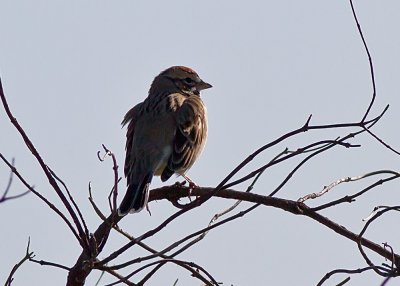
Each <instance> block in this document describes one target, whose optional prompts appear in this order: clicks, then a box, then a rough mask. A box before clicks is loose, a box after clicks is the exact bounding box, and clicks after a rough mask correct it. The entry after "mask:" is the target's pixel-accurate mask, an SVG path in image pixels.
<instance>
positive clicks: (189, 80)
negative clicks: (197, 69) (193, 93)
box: [183, 77, 194, 85]
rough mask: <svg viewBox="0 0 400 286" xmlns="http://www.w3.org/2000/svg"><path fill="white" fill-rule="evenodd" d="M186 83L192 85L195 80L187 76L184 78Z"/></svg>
mask: <svg viewBox="0 0 400 286" xmlns="http://www.w3.org/2000/svg"><path fill="white" fill-rule="evenodd" d="M183 81H184V82H185V83H186V84H189V85H192V84H193V83H194V80H193V79H191V78H190V77H187V78H185V79H184V80H183Z"/></svg>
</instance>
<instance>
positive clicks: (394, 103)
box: [0, 0, 400, 286]
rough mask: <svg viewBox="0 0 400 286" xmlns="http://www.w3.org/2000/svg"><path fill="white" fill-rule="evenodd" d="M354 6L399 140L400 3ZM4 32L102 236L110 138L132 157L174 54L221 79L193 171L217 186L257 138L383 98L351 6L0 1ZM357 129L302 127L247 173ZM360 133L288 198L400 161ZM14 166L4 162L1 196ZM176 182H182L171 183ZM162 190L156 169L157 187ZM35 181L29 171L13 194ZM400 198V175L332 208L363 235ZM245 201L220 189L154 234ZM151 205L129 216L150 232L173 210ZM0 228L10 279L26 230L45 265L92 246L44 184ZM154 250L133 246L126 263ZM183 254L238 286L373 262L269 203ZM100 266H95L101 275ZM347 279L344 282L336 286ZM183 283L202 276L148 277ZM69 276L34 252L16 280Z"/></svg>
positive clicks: (115, 239) (382, 235) (294, 280)
mask: <svg viewBox="0 0 400 286" xmlns="http://www.w3.org/2000/svg"><path fill="white" fill-rule="evenodd" d="M355 5H356V8H357V11H358V14H359V20H360V22H361V25H362V28H363V30H364V34H365V37H366V39H367V41H368V44H369V47H370V51H371V54H372V56H373V60H374V66H375V74H376V83H377V100H376V105H375V106H374V108H373V110H372V114H373V115H376V114H378V113H379V112H380V111H381V110H382V108H383V107H384V106H385V105H386V104H388V103H389V104H390V105H391V107H390V109H389V112H388V114H387V115H386V116H385V117H384V118H383V120H382V121H381V122H380V123H379V124H378V125H377V126H376V129H374V130H375V131H376V132H377V134H378V135H380V136H381V137H382V138H383V139H385V140H387V142H389V143H390V144H391V145H392V146H393V147H398V148H400V138H399V135H398V122H399V120H400V115H399V114H400V112H399V110H400V100H399V94H398V93H399V74H400V72H399V66H400V54H399V50H400V38H399V36H398V35H399V27H400V17H398V12H399V11H400V10H399V9H400V3H399V2H398V1H395V0H392V1H370V0H369V1H367V0H365V1H356V2H355ZM0 35H1V44H0V74H1V77H2V81H3V86H4V89H5V92H6V95H7V98H8V100H9V104H10V107H11V109H12V111H13V112H14V115H15V116H16V117H17V119H18V121H19V122H20V123H21V124H22V126H23V127H24V128H25V130H26V131H27V133H28V135H29V136H30V137H31V139H32V140H33V142H34V143H35V145H36V147H37V149H38V150H39V151H40V153H41V154H42V156H43V158H44V159H45V160H46V162H47V163H48V164H49V165H50V166H51V167H52V168H53V170H55V171H56V172H57V174H58V175H59V176H60V177H62V178H63V179H64V181H65V182H66V183H67V185H68V186H69V188H70V190H71V192H72V193H73V195H74V197H75V198H76V200H77V201H78V203H79V205H80V207H81V209H82V210H83V212H84V214H85V217H86V218H87V222H88V224H89V226H90V229H91V230H92V231H94V230H95V228H96V227H97V225H98V224H99V219H98V218H97V217H96V215H95V214H94V212H93V211H92V209H91V207H90V205H89V203H88V200H87V197H88V190H87V186H88V182H89V181H91V182H92V187H93V191H94V195H95V198H96V200H97V202H98V204H99V205H100V206H101V207H102V208H103V209H106V208H107V201H106V195H107V194H108V191H109V189H110V188H111V186H112V184H113V174H112V170H111V161H109V160H108V161H106V162H105V163H100V162H99V161H98V159H97V157H96V152H97V150H100V148H101V144H102V143H104V144H105V145H106V146H107V147H109V148H110V149H111V150H113V151H114V152H115V153H116V155H117V159H118V162H119V165H120V166H122V165H123V160H124V145H125V130H124V129H121V127H120V122H121V120H122V118H123V116H124V114H125V112H126V111H127V110H128V109H129V108H130V107H132V106H133V105H135V104H136V103H137V102H139V101H141V100H143V99H144V98H145V97H146V95H147V91H148V88H149V86H150V83H151V81H152V79H153V78H154V76H156V75H157V74H158V73H159V72H160V71H161V70H163V69H165V68H167V67H169V66H171V65H186V66H189V67H192V68H193V69H195V70H196V71H197V72H198V73H199V75H200V76H201V77H202V78H203V79H204V80H205V81H208V82H210V83H211V84H213V86H214V87H213V88H212V89H210V90H207V91H205V92H204V93H203V99H204V101H205V103H206V105H207V108H208V114H209V129H210V130H209V137H208V142H207V145H206V148H205V150H204V152H203V155H202V156H201V158H200V159H199V160H198V162H197V163H196V164H195V166H194V167H193V168H192V169H191V170H190V172H189V175H190V176H191V178H192V179H194V180H195V181H196V182H197V183H198V184H199V185H201V186H215V185H217V184H218V183H219V181H220V180H221V179H223V178H224V177H225V176H226V175H227V174H228V173H229V172H230V171H231V170H232V169H233V168H234V167H235V166H236V165H237V164H238V163H239V162H241V161H242V160H243V159H244V158H245V157H246V156H247V155H248V154H250V153H251V152H252V151H254V150H255V149H256V148H257V147H259V146H261V145H263V144H265V143H267V142H269V141H271V140H273V139H275V138H276V137H278V136H279V135H282V134H284V133H286V132H288V131H290V130H292V129H295V128H297V127H299V126H301V125H302V124H304V122H305V120H306V118H307V116H308V115H309V114H311V113H312V114H313V119H312V122H313V123H314V124H324V123H339V122H345V121H358V120H360V119H361V117H362V114H363V113H364V111H365V109H366V107H367V105H368V103H369V101H370V97H371V84H370V78H369V70H368V61H367V57H366V55H365V52H364V49H363V46H362V42H361V40H360V38H359V35H358V33H357V30H356V26H355V23H354V21H353V18H352V15H351V10H350V5H349V3H348V1H316V0H314V1H312V0H304V1H248V2H244V1H200V2H199V1H196V2H195V1H42V0H37V1H29V0H26V1H11V0H1V1H0ZM0 114H1V115H0V131H1V134H2V136H1V141H0V152H2V153H3V154H5V155H6V156H7V157H8V158H10V159H11V157H15V158H16V166H17V168H18V169H19V171H20V172H21V173H22V174H23V175H24V177H25V178H26V179H27V180H28V182H30V183H31V184H34V185H35V186H36V189H37V190H38V191H40V192H41V193H42V194H43V195H46V196H47V197H48V198H50V199H51V200H52V201H53V202H57V199H56V196H55V195H54V194H53V191H52V190H51V188H50V187H49V186H48V184H47V182H46V179H45V178H44V176H43V175H42V173H41V172H40V170H39V168H38V164H37V163H36V162H35V160H34V159H33V158H32V156H31V154H30V152H29V151H28V150H27V149H26V147H25V146H24V144H23V143H22V140H21V139H20V137H19V135H18V134H17V132H16V131H15V130H14V129H13V128H12V127H11V125H10V123H9V121H8V120H7V119H6V118H5V113H4V111H3V110H2V111H0ZM348 132H350V130H339V131H334V132H330V133H328V132H310V133H307V134H302V135H300V136H298V137H296V138H295V139H293V140H290V141H288V142H285V143H284V144H282V145H280V146H279V147H277V148H274V149H273V150H270V151H268V152H266V154H264V155H262V156H261V157H260V158H259V159H258V160H255V162H253V163H252V164H251V165H250V166H249V168H247V169H246V170H247V171H250V170H252V169H255V168H256V167H258V166H260V165H261V164H262V163H263V162H266V161H267V160H270V158H272V157H273V156H274V155H275V154H277V152H279V151H281V150H283V149H284V148H285V147H289V148H292V149H296V148H297V147H300V146H302V145H305V144H307V143H311V142H312V141H313V140H317V139H327V138H329V139H334V138H335V137H336V136H341V135H345V134H347V133H348ZM354 143H361V144H363V146H362V148H360V149H357V150H356V149H352V150H347V149H344V148H339V147H338V148H335V149H333V150H331V151H329V152H327V153H325V155H322V156H320V157H319V158H316V159H314V160H313V161H311V162H310V163H309V164H308V165H307V166H305V167H304V168H303V169H302V170H300V171H299V172H298V173H297V174H296V175H295V176H294V177H293V179H292V181H291V182H290V183H289V184H288V185H287V186H286V188H285V189H284V190H282V191H281V192H280V193H279V194H278V197H283V198H290V199H297V198H298V197H300V196H303V195H305V194H307V193H310V192H316V191H319V190H321V188H322V187H323V186H324V185H327V184H329V183H331V182H332V181H334V180H336V179H338V178H341V177H344V176H354V175H360V174H363V173H365V172H368V171H372V170H377V169H395V170H396V168H398V161H399V158H398V156H396V155H394V154H393V153H391V152H389V151H388V150H386V149H384V148H383V147H382V146H380V145H379V144H378V143H377V142H375V141H374V140H372V139H370V138H369V137H368V136H366V135H364V136H361V137H359V138H357V139H356V140H354ZM294 164H295V161H292V162H287V163H286V164H284V165H282V166H280V167H276V168H274V169H272V170H270V171H269V172H267V173H266V174H265V175H264V176H263V177H262V178H261V179H260V181H259V183H258V184H257V186H256V188H255V190H254V191H255V192H257V193H260V194H267V193H269V192H270V191H271V190H272V189H273V188H274V187H276V186H277V185H278V184H279V182H280V181H281V180H282V179H283V178H284V176H285V174H286V173H287V172H288V170H290V167H293V166H294ZM8 173H9V170H8V169H7V168H6V167H5V166H4V164H0V182H2V183H1V185H0V193H1V191H2V189H3V188H4V187H3V186H5V184H6V182H7V179H8ZM242 174H244V173H242ZM120 175H122V168H120ZM372 181H373V180H370V181H368V182H372ZM368 182H361V183H358V184H353V185H348V186H344V187H341V188H338V189H335V190H334V192H333V193H332V194H330V195H329V196H327V198H323V199H321V200H320V201H319V202H322V201H324V200H326V199H332V198H334V197H339V196H341V195H344V194H347V193H353V192H356V191H358V190H360V189H362V187H363V186H366V185H367V183H368ZM172 183H174V180H173V179H171V180H170V181H168V184H172ZM124 184H125V181H123V185H124ZM123 185H121V186H123ZM160 185H161V184H160V181H159V179H158V178H156V179H155V180H154V181H153V186H160ZM246 186H247V184H243V185H242V186H241V187H237V189H238V190H245V189H246ZM24 190H25V189H24V188H23V187H22V185H21V184H20V183H19V182H17V180H16V179H15V182H14V184H13V188H12V193H13V194H16V193H19V192H22V191H24ZM399 199H400V194H399V192H398V182H396V181H394V182H391V183H388V184H387V185H385V186H384V187H382V188H379V189H376V190H375V191H372V192H371V193H369V194H367V195H366V196H364V197H363V198H361V199H359V200H358V201H357V202H356V203H355V204H352V205H342V206H340V207H338V208H337V209H335V210H330V211H326V212H323V214H324V215H327V216H329V217H330V218H332V219H335V220H337V221H338V222H339V223H341V224H343V225H344V226H346V227H348V228H350V229H352V230H354V231H355V232H358V231H360V230H361V228H362V226H363V222H362V221H361V219H362V218H363V217H366V216H368V215H369V213H370V211H371V210H372V209H373V207H374V206H376V205H382V204H386V205H394V204H398V201H399ZM231 203H232V202H227V201H223V200H220V199H211V200H210V201H209V202H207V204H205V205H203V206H202V207H201V209H199V210H196V211H193V212H192V213H191V214H190V215H187V216H184V217H182V218H180V219H178V220H177V221H176V222H175V223H173V224H172V225H171V226H170V227H168V228H167V229H165V230H163V231H162V232H161V233H159V235H158V236H157V237H154V238H151V239H150V240H149V243H150V244H151V245H152V246H153V247H154V248H156V249H161V248H163V247H165V246H167V245H168V244H169V243H170V242H173V241H174V240H176V239H179V238H182V237H183V236H184V235H185V234H188V233H190V232H191V231H194V230H197V229H200V228H202V227H204V226H206V225H207V223H208V221H209V220H210V219H211V217H212V216H213V214H214V213H216V212H218V211H220V210H222V209H224V207H227V206H228V205H230V204H231ZM310 204H312V205H313V204H315V202H312V203H310ZM59 205H60V204H59ZM245 206H246V204H244V205H243V206H242V207H241V208H244V207H245ZM150 208H151V210H152V214H153V215H152V216H151V217H150V216H149V215H148V214H147V213H146V212H142V213H140V214H137V215H130V216H128V217H126V218H125V219H124V220H123V222H122V223H121V225H122V227H123V228H124V229H125V230H127V231H128V232H130V233H132V234H133V235H139V234H141V233H143V232H144V231H146V230H148V229H149V228H151V227H152V226H156V225H158V224H159V223H160V222H161V221H162V220H163V219H165V218H166V217H167V216H169V215H170V214H171V213H173V212H174V211H175V209H174V208H173V207H172V206H171V204H169V203H167V202H152V203H151V204H150ZM393 225H396V226H397V225H398V216H397V217H396V216H394V215H389V216H387V217H386V218H385V219H383V220H382V221H381V222H380V224H379V225H374V226H373V227H372V228H371V231H369V232H368V234H367V237H369V238H371V239H374V240H375V241H376V242H377V243H381V242H385V241H387V242H388V243H390V244H391V245H392V246H393V247H394V248H395V250H398V249H399V244H398V243H397V242H398V241H399V236H400V230H399V228H398V227H393ZM0 228H1V229H2V235H1V243H0V253H1V257H2V258H1V259H0V281H5V280H6V277H7V275H8V273H9V271H10V270H11V268H12V266H13V265H14V264H15V263H16V262H17V261H19V260H20V259H21V257H22V256H23V255H24V252H25V248H26V244H27V241H28V237H31V250H32V251H34V252H35V254H36V258H37V259H39V260H40V259H43V260H48V261H53V262H57V263H62V264H66V265H68V266H71V265H72V264H73V263H74V261H75V260H76V258H77V257H78V255H79V253H80V247H79V245H77V243H76V241H75V240H74V238H73V236H72V235H71V233H70V232H69V231H68V230H67V227H66V226H65V225H64V223H63V222H62V221H61V219H60V218H59V217H58V216H57V215H55V214H54V213H53V212H52V211H51V210H50V209H49V208H48V207H46V206H45V205H44V204H43V203H42V202H41V201H39V200H38V199H37V198H36V197H35V196H33V195H28V196H26V197H24V198H22V199H19V200H15V201H10V202H6V203H4V204H1V205H0ZM122 243H125V241H124V239H122V238H121V237H119V236H116V235H113V236H112V237H111V239H110V241H109V243H108V245H107V247H106V249H105V251H104V253H103V254H102V255H101V256H100V257H104V256H105V255H107V254H108V253H110V251H112V250H113V249H116V248H117V247H119V246H121V245H122ZM396 243H397V244H396ZM143 254H144V253H142V252H140V251H139V250H137V249H136V248H135V249H134V250H130V251H129V252H128V253H127V254H126V255H124V258H125V259H126V258H129V257H130V258H133V257H137V256H138V255H143ZM179 258H181V259H185V260H190V261H193V262H196V263H198V264H200V265H202V266H203V267H205V268H206V269H207V270H208V271H209V272H210V273H211V274H212V275H213V276H214V277H215V278H216V279H217V280H218V281H221V282H223V283H224V284H223V285H231V284H232V285H234V286H244V285H267V284H268V285H315V284H316V283H317V282H318V281H319V280H320V279H321V278H322V277H323V276H324V274H325V273H326V272H328V271H330V270H332V269H335V268H358V267H363V266H365V262H364V260H363V259H362V257H361V255H360V254H359V252H358V251H357V247H356V245H355V244H354V243H352V242H350V241H348V240H345V239H344V238H342V237H339V236H338V235H336V234H335V233H333V232H332V231H330V230H328V229H326V228H325V227H323V226H320V225H318V224H317V223H315V222H313V221H311V220H310V219H307V218H304V217H295V216H293V215H291V214H288V213H285V212H282V211H280V210H275V209H272V208H266V207H262V208H259V209H257V210H256V211H254V212H253V213H250V214H249V215H247V216H246V217H244V218H241V219H239V220H237V221H234V222H232V223H230V224H227V225H224V226H223V227H221V228H218V229H216V230H214V231H212V232H210V233H209V234H208V236H207V237H206V239H205V240H203V241H202V242H200V243H199V244H198V245H196V246H194V247H193V248H191V249H190V250H189V251H187V252H185V253H184V254H183V255H182V256H180V257H179ZM380 262H383V261H382V260H381V259H378V260H377V261H376V263H380ZM132 269H133V268H132ZM98 276H99V273H92V274H91V275H90V277H89V279H88V283H87V285H93V284H94V282H95V281H96V280H97V278H98ZM344 277H345V276H341V277H334V278H332V280H331V281H329V282H330V284H329V283H328V284H327V285H333V283H334V282H339V281H341V280H342V279H344ZM177 278H179V282H178V284H177V285H199V284H200V283H199V281H195V280H193V279H192V278H191V277H190V276H189V274H188V273H187V272H185V271H183V270H181V269H179V268H178V267H175V266H166V267H163V269H162V270H161V271H160V272H159V273H158V274H157V275H156V276H155V277H154V278H153V279H151V280H150V282H149V285H173V283H174V281H175V280H176V279H177ZM65 281H66V273H65V272H64V271H62V270H58V269H55V268H48V267H44V266H39V265H37V264H32V263H26V264H24V265H23V266H22V267H21V269H20V270H19V271H18V272H17V274H16V276H15V282H14V283H13V285H15V286H18V285H62V284H63V283H65ZM111 281H114V280H113V279H112V278H111V279H110V278H107V279H104V283H106V282H111ZM366 281H368V285H379V283H380V282H381V281H382V279H381V278H379V277H378V278H377V277H376V276H375V275H373V274H372V273H370V274H368V273H367V274H363V275H359V276H354V277H353V278H352V281H351V282H350V284H349V285H365V282H366ZM392 282H394V281H392ZM3 283H4V282H3ZM394 283H396V282H394ZM394 283H392V284H394Z"/></svg>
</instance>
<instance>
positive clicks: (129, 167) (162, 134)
mask: <svg viewBox="0 0 400 286" xmlns="http://www.w3.org/2000/svg"><path fill="white" fill-rule="evenodd" d="M210 87H211V85H210V84H208V83H206V82H204V81H203V80H201V79H200V77H199V76H198V75H197V73H196V72H195V71H193V70H192V69H190V68H187V67H183V66H174V67H170V68H168V69H166V70H165V71H163V72H161V73H160V74H159V75H158V76H157V77H156V78H155V79H154V81H153V83H152V84H151V87H150V90H149V95H148V97H147V98H146V99H145V100H144V101H143V102H141V103H139V104H137V105H136V106H135V107H133V108H132V109H131V110H129V111H128V113H127V114H126V115H125V117H124V120H123V121H122V124H123V125H125V124H128V131H127V135H126V137H127V141H126V158H125V168H124V171H125V176H126V177H127V185H128V188H127V192H126V194H125V197H124V198H123V200H122V202H121V205H120V207H119V210H118V211H119V215H121V216H123V215H126V214H127V213H129V212H137V211H140V210H141V209H142V208H143V207H144V206H145V205H146V204H147V199H148V195H149V185H150V183H151V180H152V178H153V176H154V175H155V176H161V180H162V181H163V182H164V181H166V180H168V179H169V178H170V177H171V176H172V175H173V174H174V173H177V174H180V175H183V174H184V173H185V172H186V171H187V170H188V169H189V168H190V167H191V166H192V165H193V163H194V162H195V161H196V159H197V158H198V156H199V155H200V153H201V151H202V150H203V147H204V145H205V142H206V138H207V111H206V107H205V105H204V103H203V101H202V100H201V98H200V91H201V90H203V89H207V88H210Z"/></svg>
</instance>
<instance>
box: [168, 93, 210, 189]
mask: <svg viewBox="0 0 400 286" xmlns="http://www.w3.org/2000/svg"><path fill="white" fill-rule="evenodd" d="M175 119H176V132H175V137H174V140H173V148H172V154H171V157H170V159H169V162H168V165H167V167H166V169H165V170H164V172H163V174H162V175H161V180H162V181H166V180H168V179H169V178H170V177H171V175H172V174H173V173H175V172H178V173H184V172H185V171H186V170H187V169H189V168H190V167H191V166H192V165H193V163H194V161H195V160H196V159H197V157H198V155H199V154H200V152H201V151H202V149H203V147H204V143H205V140H206V137H207V118H206V109H205V106H204V104H203V102H202V101H201V99H200V97H198V96H190V97H189V98H187V99H186V100H185V101H184V102H183V103H182V105H181V106H180V108H178V109H177V110H176V112H175Z"/></svg>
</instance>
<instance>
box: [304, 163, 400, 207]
mask: <svg viewBox="0 0 400 286" xmlns="http://www.w3.org/2000/svg"><path fill="white" fill-rule="evenodd" d="M381 174H391V175H393V174H394V175H396V176H400V173H398V172H395V171H392V170H379V171H373V172H370V173H366V174H364V175H360V176H354V177H345V178H341V179H338V180H336V181H334V182H332V183H330V184H329V185H328V186H325V187H324V188H323V189H322V191H320V192H318V193H311V194H308V195H305V196H304V197H301V198H299V199H298V200H297V201H298V202H300V203H304V202H305V201H307V200H309V199H316V198H319V197H321V196H323V195H324V194H326V193H327V192H329V191H330V190H332V189H333V188H334V187H336V186H338V185H340V184H342V183H348V182H355V181H358V180H362V179H365V178H368V177H371V176H375V175H381Z"/></svg>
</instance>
